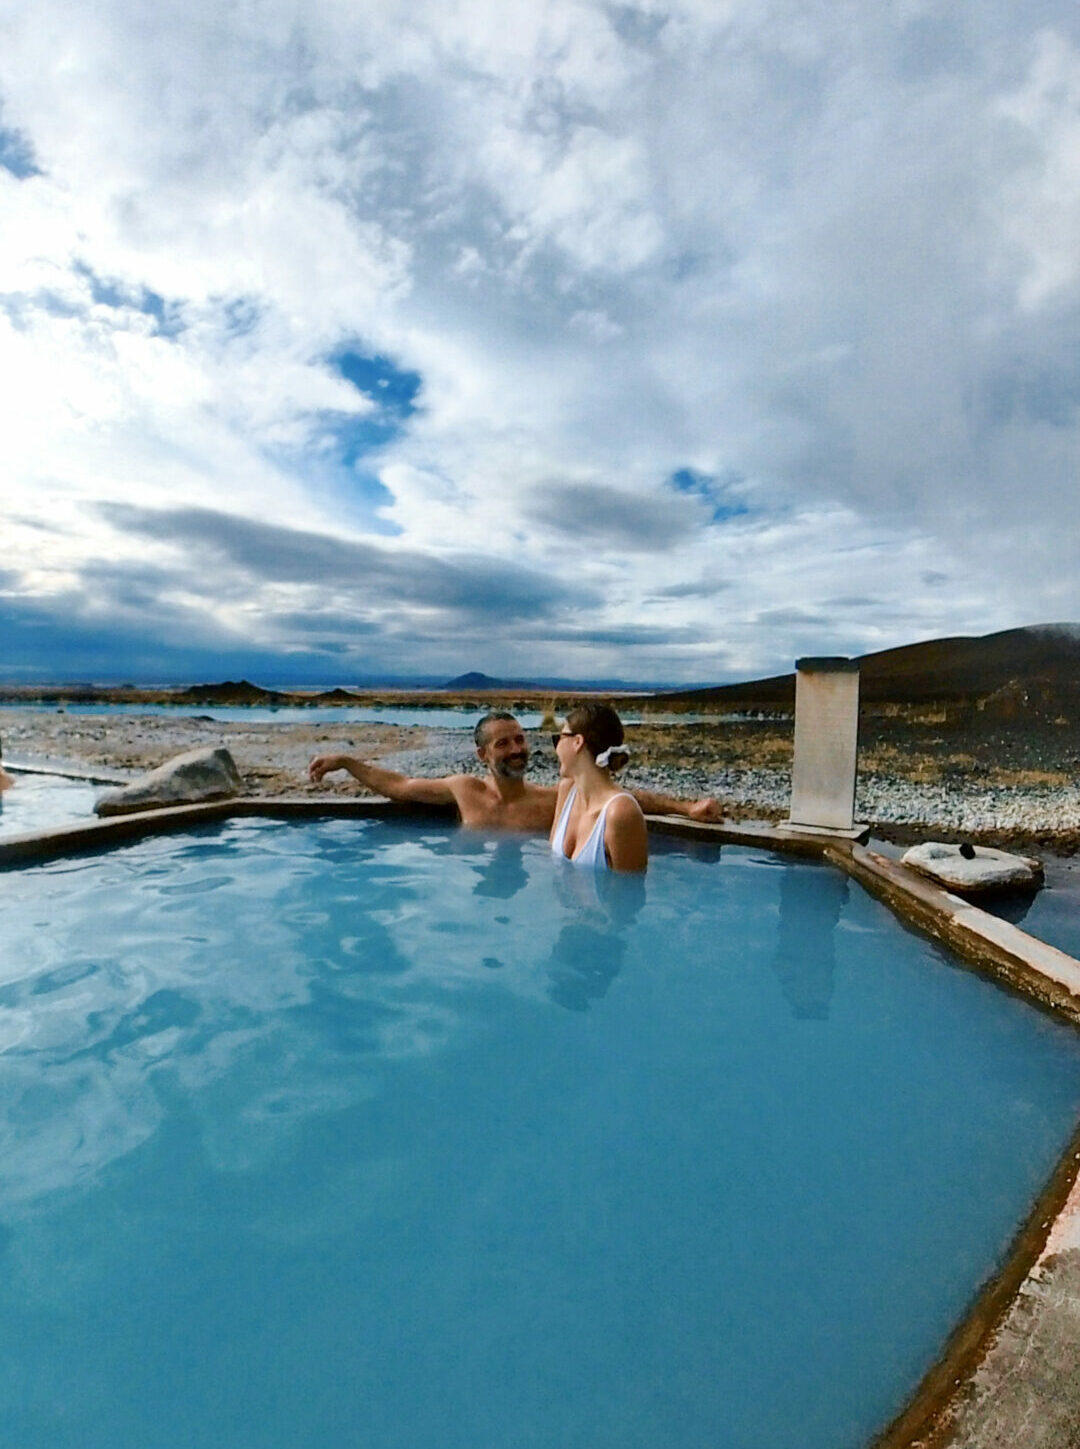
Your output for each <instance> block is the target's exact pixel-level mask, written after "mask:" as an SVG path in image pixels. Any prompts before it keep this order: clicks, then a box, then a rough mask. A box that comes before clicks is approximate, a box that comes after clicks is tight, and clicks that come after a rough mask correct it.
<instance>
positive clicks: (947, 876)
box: [901, 841, 1043, 895]
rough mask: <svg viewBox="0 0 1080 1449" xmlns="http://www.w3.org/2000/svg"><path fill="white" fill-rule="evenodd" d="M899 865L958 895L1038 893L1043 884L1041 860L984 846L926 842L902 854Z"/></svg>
mask: <svg viewBox="0 0 1080 1449" xmlns="http://www.w3.org/2000/svg"><path fill="white" fill-rule="evenodd" d="M901 864H902V865H908V866H910V867H911V868H912V870H917V871H919V873H920V874H921V875H925V876H929V878H930V879H931V880H935V881H937V882H938V884H939V885H943V886H945V887H946V889H947V890H951V891H958V892H959V893H960V894H961V895H991V894H993V893H994V892H995V891H1015V890H1038V888H1039V887H1040V886H1041V885H1042V881H1043V868H1042V862H1041V861H1038V860H1033V859H1032V858H1031V857H1030V856H1026V855H1010V853H1009V852H1008V851H1007V850H994V849H993V848H992V847H990V846H986V845H974V846H972V845H966V846H965V845H943V844H939V843H938V842H936V841H928V842H927V843H926V844H925V845H913V846H912V847H911V849H910V850H908V851H905V852H904V854H903V856H902V857H901Z"/></svg>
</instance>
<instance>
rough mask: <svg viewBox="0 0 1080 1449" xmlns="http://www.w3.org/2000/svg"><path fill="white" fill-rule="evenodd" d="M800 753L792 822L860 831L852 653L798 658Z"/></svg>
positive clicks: (821, 829)
mask: <svg viewBox="0 0 1080 1449" xmlns="http://www.w3.org/2000/svg"><path fill="white" fill-rule="evenodd" d="M795 671H796V672H795V758H794V761H793V764H792V770H791V817H790V819H789V820H788V822H787V823H788V828H789V829H793V830H810V831H814V832H816V833H821V834H832V835H844V836H850V837H853V838H854V837H855V836H859V835H861V834H863V831H864V827H857V826H856V825H855V774H856V769H857V766H858V755H859V666H858V663H857V662H856V661H855V660H853V659H799V660H796V663H795Z"/></svg>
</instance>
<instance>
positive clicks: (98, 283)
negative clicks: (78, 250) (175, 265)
mask: <svg viewBox="0 0 1080 1449" xmlns="http://www.w3.org/2000/svg"><path fill="white" fill-rule="evenodd" d="M74 270H75V271H76V272H77V273H78V275H79V276H80V277H85V279H86V280H87V282H89V284H90V296H91V299H92V300H93V302H94V304H95V306H98V307H117V308H121V307H130V308H132V309H133V310H134V311H136V312H142V313H143V314H144V315H145V316H147V317H153V319H154V321H155V322H156V323H157V330H158V335H159V336H161V337H177V336H179V334H180V333H181V332H183V330H184V324H183V322H181V320H180V317H179V312H178V309H177V308H176V307H173V306H170V304H169V303H168V302H166V300H165V298H164V297H162V296H160V295H159V294H158V293H157V292H152V291H151V290H150V288H149V287H128V286H125V285H124V284H123V283H122V282H117V281H112V280H110V279H108V278H106V277H99V276H98V275H97V273H96V272H95V271H94V270H93V269H92V268H91V267H88V266H87V265H86V263H85V262H76V263H75V267H74Z"/></svg>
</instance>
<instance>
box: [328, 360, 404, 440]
mask: <svg viewBox="0 0 1080 1449" xmlns="http://www.w3.org/2000/svg"><path fill="white" fill-rule="evenodd" d="M330 361H331V362H332V363H333V365H334V366H335V367H336V368H337V370H338V372H340V373H341V375H342V377H343V378H345V380H346V381H347V382H351V383H352V385H353V387H355V388H356V390H357V392H362V393H363V394H364V396H365V397H369V398H371V400H372V402H374V403H377V404H378V406H379V408H380V410H381V411H382V412H383V413H385V414H387V416H388V417H390V418H395V419H398V420H399V421H402V422H403V421H404V420H405V419H406V418H409V417H412V415H413V413H414V412H416V396H417V393H419V391H420V381H421V379H420V374H419V373H418V372H407V371H405V370H403V369H402V368H398V367H395V366H394V364H393V363H392V362H390V361H389V359H387V358H385V357H380V356H378V355H376V356H374V357H365V356H364V355H363V353H360V352H352V351H345V352H336V353H335V354H334V355H333V357H331V359H330ZM395 431H397V430H395ZM389 436H391V437H392V436H393V432H391V433H390V434H389Z"/></svg>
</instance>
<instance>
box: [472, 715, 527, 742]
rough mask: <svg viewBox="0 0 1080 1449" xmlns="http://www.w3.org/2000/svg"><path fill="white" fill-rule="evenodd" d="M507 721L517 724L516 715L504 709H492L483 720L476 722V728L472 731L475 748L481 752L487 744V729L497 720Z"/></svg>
mask: <svg viewBox="0 0 1080 1449" xmlns="http://www.w3.org/2000/svg"><path fill="white" fill-rule="evenodd" d="M500 719H508V720H511V721H512V722H513V723H514V724H516V723H517V715H516V714H511V713H510V711H509V710H506V709H493V710H492V711H491V713H490V714H486V715H484V717H483V719H479V720H477V721H476V728H475V729H474V730H473V739H474V740H475V741H476V748H477V749H478V750H482V749H483V748H484V746H485V745H486V744H487V727H488V725H489V724H494V723H495V722H496V721H497V720H500Z"/></svg>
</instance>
